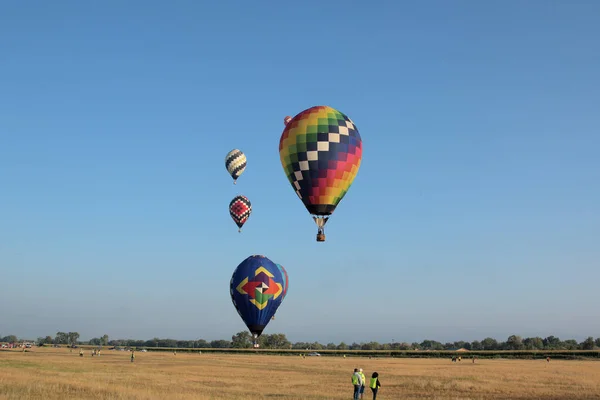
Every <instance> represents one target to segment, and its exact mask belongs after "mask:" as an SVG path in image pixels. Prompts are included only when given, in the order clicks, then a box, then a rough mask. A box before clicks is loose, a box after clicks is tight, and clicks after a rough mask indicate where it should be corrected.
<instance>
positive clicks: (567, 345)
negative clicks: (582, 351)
mask: <svg viewBox="0 0 600 400" xmlns="http://www.w3.org/2000/svg"><path fill="white" fill-rule="evenodd" d="M560 348H561V349H567V350H577V349H578V348H579V343H577V340H575V339H568V340H565V341H564V342H562V343H561V346H560Z"/></svg>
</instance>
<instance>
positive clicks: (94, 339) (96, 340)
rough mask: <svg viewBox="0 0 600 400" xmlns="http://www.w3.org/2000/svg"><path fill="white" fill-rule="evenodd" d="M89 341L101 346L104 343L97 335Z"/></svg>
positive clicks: (93, 344) (91, 343)
mask: <svg viewBox="0 0 600 400" xmlns="http://www.w3.org/2000/svg"><path fill="white" fill-rule="evenodd" d="M89 343H90V345H92V346H100V345H101V344H102V340H100V338H97V337H95V338H91V339H90V342H89Z"/></svg>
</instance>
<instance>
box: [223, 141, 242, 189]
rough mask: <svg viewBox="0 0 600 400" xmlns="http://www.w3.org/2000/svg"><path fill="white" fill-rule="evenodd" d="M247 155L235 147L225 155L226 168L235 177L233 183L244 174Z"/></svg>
mask: <svg viewBox="0 0 600 400" xmlns="http://www.w3.org/2000/svg"><path fill="white" fill-rule="evenodd" d="M246 164H247V161H246V155H244V153H242V151H241V150H238V149H233V150H231V151H230V152H229V153H227V155H226V156H225V168H227V172H229V175H231V177H232V178H233V183H235V182H236V180H237V179H238V178H239V177H240V175H242V173H243V172H244V170H245V169H246Z"/></svg>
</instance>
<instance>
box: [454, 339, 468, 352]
mask: <svg viewBox="0 0 600 400" xmlns="http://www.w3.org/2000/svg"><path fill="white" fill-rule="evenodd" d="M454 347H455V348H457V349H467V350H470V349H471V343H469V342H465V341H464V340H459V341H457V342H454Z"/></svg>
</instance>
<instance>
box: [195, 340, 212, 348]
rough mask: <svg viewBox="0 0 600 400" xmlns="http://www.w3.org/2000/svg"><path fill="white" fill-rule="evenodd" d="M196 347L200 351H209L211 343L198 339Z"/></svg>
mask: <svg viewBox="0 0 600 400" xmlns="http://www.w3.org/2000/svg"><path fill="white" fill-rule="evenodd" d="M196 347H198V348H199V349H208V348H210V343H208V342H207V341H206V340H204V339H198V340H196Z"/></svg>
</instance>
